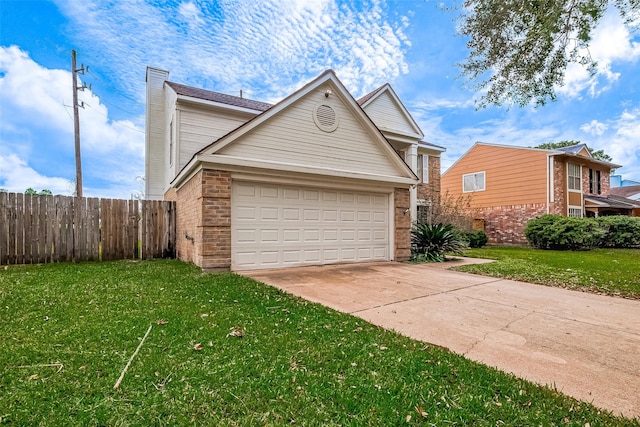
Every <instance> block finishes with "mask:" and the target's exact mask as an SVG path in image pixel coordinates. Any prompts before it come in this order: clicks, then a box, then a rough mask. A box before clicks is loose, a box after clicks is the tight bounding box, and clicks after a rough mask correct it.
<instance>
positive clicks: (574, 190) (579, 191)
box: [567, 163, 583, 193]
mask: <svg viewBox="0 0 640 427" xmlns="http://www.w3.org/2000/svg"><path fill="white" fill-rule="evenodd" d="M569 165H573V166H577V167H578V178H579V179H580V188H578V189H575V188H569V178H570V177H571V175H569ZM582 179H583V178H582V165H577V164H575V163H567V191H571V192H573V193H582Z"/></svg>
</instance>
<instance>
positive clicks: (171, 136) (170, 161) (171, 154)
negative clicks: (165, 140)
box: [169, 120, 173, 165]
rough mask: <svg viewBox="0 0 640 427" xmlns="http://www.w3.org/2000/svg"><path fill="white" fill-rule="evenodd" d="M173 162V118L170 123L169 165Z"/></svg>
mask: <svg viewBox="0 0 640 427" xmlns="http://www.w3.org/2000/svg"><path fill="white" fill-rule="evenodd" d="M172 164H173V120H171V123H169V165H172Z"/></svg>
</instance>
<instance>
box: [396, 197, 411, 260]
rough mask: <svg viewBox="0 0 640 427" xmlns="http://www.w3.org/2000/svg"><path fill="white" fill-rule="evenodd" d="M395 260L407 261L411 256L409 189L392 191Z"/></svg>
mask: <svg viewBox="0 0 640 427" xmlns="http://www.w3.org/2000/svg"><path fill="white" fill-rule="evenodd" d="M393 205H394V227H395V248H394V249H395V254H394V258H395V260H396V261H408V260H409V257H410V256H411V214H410V212H409V207H410V202H409V189H408V188H396V189H395V191H394V192H393Z"/></svg>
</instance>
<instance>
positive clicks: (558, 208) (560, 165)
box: [549, 159, 567, 215]
mask: <svg viewBox="0 0 640 427" xmlns="http://www.w3.org/2000/svg"><path fill="white" fill-rule="evenodd" d="M553 197H554V201H553V202H552V203H549V213H552V214H556V215H566V214H567V172H566V165H565V163H564V162H561V161H558V159H555V160H554V162H553Z"/></svg>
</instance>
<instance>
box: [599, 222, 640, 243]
mask: <svg viewBox="0 0 640 427" xmlns="http://www.w3.org/2000/svg"><path fill="white" fill-rule="evenodd" d="M598 224H599V225H600V227H601V228H602V229H603V230H604V231H605V233H606V234H605V236H604V238H603V239H602V245H601V246H602V247H605V248H637V247H640V217H632V216H622V215H615V216H602V217H600V218H598Z"/></svg>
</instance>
